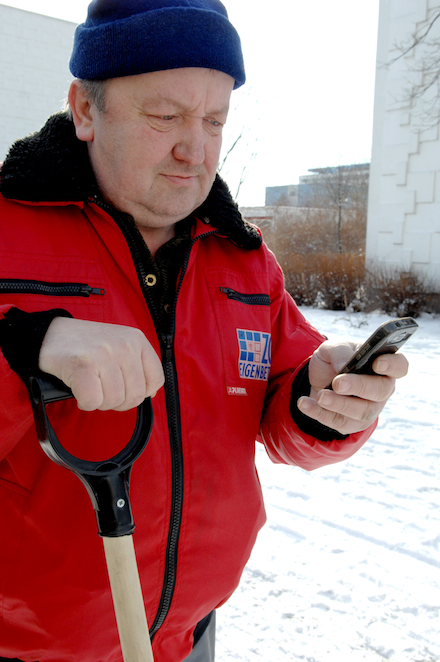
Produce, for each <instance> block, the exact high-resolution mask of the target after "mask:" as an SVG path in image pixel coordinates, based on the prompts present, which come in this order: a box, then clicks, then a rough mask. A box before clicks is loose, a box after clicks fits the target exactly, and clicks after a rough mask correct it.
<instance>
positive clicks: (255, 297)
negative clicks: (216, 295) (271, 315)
mask: <svg viewBox="0 0 440 662" xmlns="http://www.w3.org/2000/svg"><path fill="white" fill-rule="evenodd" d="M220 292H223V294H226V296H227V297H228V299H233V300H234V301H240V302H241V303H247V304H248V305H250V306H270V296H269V295H268V294H243V293H242V292H236V290H232V289H231V288H230V287H220Z"/></svg>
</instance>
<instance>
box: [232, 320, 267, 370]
mask: <svg viewBox="0 0 440 662" xmlns="http://www.w3.org/2000/svg"><path fill="white" fill-rule="evenodd" d="M237 338H238V347H239V358H238V369H239V372H240V377H242V378H243V379H258V380H261V381H267V380H268V379H269V370H270V360H271V336H270V333H263V332H261V331H249V330H247V329H237Z"/></svg>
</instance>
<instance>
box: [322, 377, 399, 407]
mask: <svg viewBox="0 0 440 662" xmlns="http://www.w3.org/2000/svg"><path fill="white" fill-rule="evenodd" d="M332 388H333V391H334V392H335V393H337V394H338V395H352V396H355V397H357V398H362V399H364V400H372V401H373V402H383V401H384V400H387V399H388V398H389V397H390V396H391V395H392V394H393V393H394V389H395V380H394V379H393V378H392V377H383V376H381V375H356V374H350V373H347V374H345V375H337V376H336V377H335V378H334V380H333V383H332Z"/></svg>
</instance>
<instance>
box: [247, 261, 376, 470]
mask: <svg viewBox="0 0 440 662" xmlns="http://www.w3.org/2000/svg"><path fill="white" fill-rule="evenodd" d="M268 259H269V262H270V263H271V266H270V269H269V273H270V274H271V277H270V282H271V286H272V287H271V315H272V365H271V376H270V380H269V385H268V391H267V397H266V402H265V409H264V413H263V417H262V421H261V427H260V440H261V441H262V442H263V443H264V445H265V447H266V450H267V453H268V455H269V457H270V458H271V460H272V461H273V462H277V463H284V464H294V465H297V466H299V467H301V468H302V469H306V470H312V469H317V468H319V467H322V466H325V465H327V464H333V463H336V462H340V461H342V460H345V459H347V458H349V457H351V456H352V455H353V454H354V453H355V452H356V451H357V450H359V448H361V447H362V446H363V444H364V443H365V442H366V441H367V439H368V438H369V437H370V436H371V434H372V433H373V431H374V429H375V427H376V425H377V421H376V422H375V423H374V424H373V425H371V426H370V427H369V428H368V429H367V430H365V431H363V432H359V433H356V434H352V435H349V436H346V437H343V436H342V435H340V434H338V433H337V432H336V431H334V438H333V439H330V440H328V441H323V439H329V436H328V431H329V428H324V430H325V434H322V431H321V430H320V428H323V426H319V424H317V425H316V426H314V425H312V426H310V427H309V426H304V425H301V421H300V419H299V418H297V417H295V420H294V418H293V417H292V413H291V399H292V387H293V385H294V382H295V379H296V378H297V377H298V376H299V374H300V373H301V371H302V369H303V368H304V367H305V366H306V365H307V363H308V361H309V360H310V357H311V355H312V354H313V352H314V351H315V349H317V347H319V345H320V344H321V343H322V342H324V340H325V338H324V336H322V335H321V334H320V333H319V332H318V331H317V330H316V329H315V328H314V327H313V326H312V325H311V324H309V322H308V321H307V320H306V319H305V318H304V316H303V315H302V314H301V312H300V311H299V310H298V308H297V306H296V304H295V302H294V301H293V299H292V297H291V296H290V295H289V294H288V293H287V292H286V291H285V289H284V278H283V275H282V272H281V269H280V268H279V266H278V265H277V264H276V262H275V260H274V258H273V256H271V255H270V254H269V258H268ZM303 372H304V371H303ZM293 391H294V392H295V389H293ZM298 423H299V424H298ZM299 425H301V427H302V428H303V429H301V428H300V427H299ZM304 429H307V432H306V431H304ZM331 436H332V435H330V437H331Z"/></svg>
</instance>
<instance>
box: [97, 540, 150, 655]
mask: <svg viewBox="0 0 440 662" xmlns="http://www.w3.org/2000/svg"><path fill="white" fill-rule="evenodd" d="M102 540H103V542H104V551H105V558H106V561H107V570H108V574H109V578H110V586H111V590H112V596H113V604H114V608H115V614H116V622H117V625H118V632H119V639H120V642H121V648H122V656H123V658H124V662H154V659H153V652H152V650H151V642H150V634H149V632H148V624H147V618H146V615H145V607H144V601H143V598H142V589H141V584H140V580H139V572H138V568H137V563H136V556H135V551H134V545H133V536H131V535H126V536H118V537H116V538H110V537H108V538H107V537H103V538H102Z"/></svg>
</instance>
